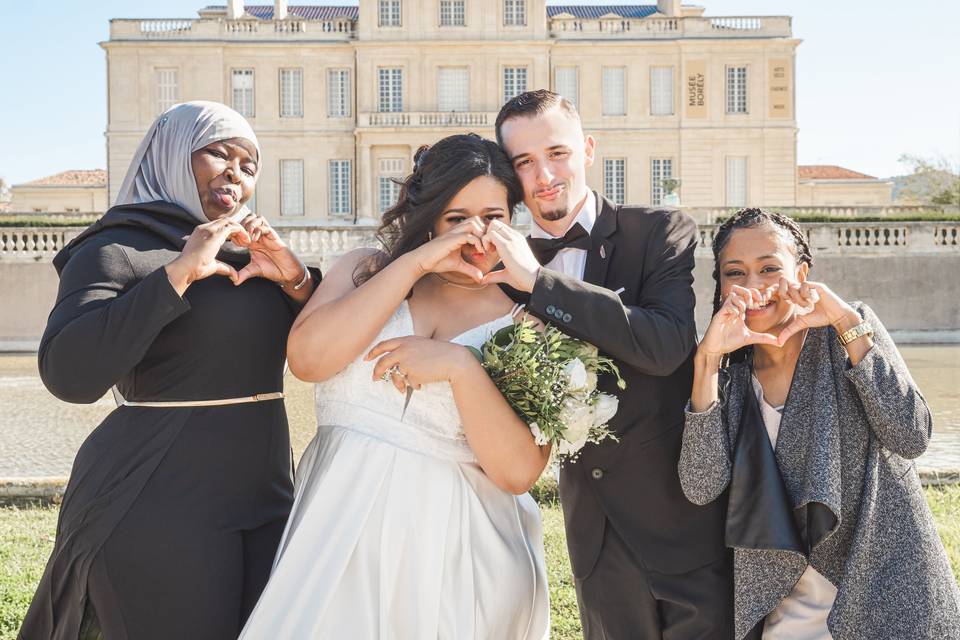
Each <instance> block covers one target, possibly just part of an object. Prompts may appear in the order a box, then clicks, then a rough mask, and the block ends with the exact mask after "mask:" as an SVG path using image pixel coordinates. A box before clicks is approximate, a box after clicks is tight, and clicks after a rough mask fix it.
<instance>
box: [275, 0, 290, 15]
mask: <svg viewBox="0 0 960 640" xmlns="http://www.w3.org/2000/svg"><path fill="white" fill-rule="evenodd" d="M286 18H287V0H273V19H274V20H286Z"/></svg>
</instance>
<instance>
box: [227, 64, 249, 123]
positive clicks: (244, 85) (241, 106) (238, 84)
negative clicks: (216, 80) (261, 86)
mask: <svg viewBox="0 0 960 640" xmlns="http://www.w3.org/2000/svg"><path fill="white" fill-rule="evenodd" d="M231 86H232V89H233V109H234V111H236V112H237V113H239V114H240V115H242V116H246V117H248V118H252V117H253V115H254V111H253V69H234V70H233V74H232V76H231Z"/></svg>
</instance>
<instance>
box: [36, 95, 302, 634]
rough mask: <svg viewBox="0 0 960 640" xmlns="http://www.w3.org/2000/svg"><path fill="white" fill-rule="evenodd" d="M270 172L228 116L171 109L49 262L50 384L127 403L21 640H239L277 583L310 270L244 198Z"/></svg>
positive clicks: (220, 109) (65, 528) (95, 454)
mask: <svg viewBox="0 0 960 640" xmlns="http://www.w3.org/2000/svg"><path fill="white" fill-rule="evenodd" d="M259 163H260V149H259V146H258V144H257V138H256V136H255V135H254V133H253V130H252V129H251V128H250V125H249V124H248V123H247V122H246V120H244V119H243V117H242V116H240V115H239V114H238V113H236V112H235V111H233V110H232V109H229V108H227V107H225V106H223V105H221V104H217V103H212V102H189V103H184V104H180V105H176V106H174V107H171V108H170V109H169V110H168V111H167V112H165V113H164V114H163V115H161V116H160V117H159V118H158V119H157V121H156V122H154V123H153V125H152V126H151V128H150V130H149V131H148V132H147V135H146V137H145V138H144V140H143V141H142V142H141V144H140V146H139V148H138V149H137V152H136V154H135V156H134V159H133V162H132V163H131V165H130V169H129V171H128V173H127V176H126V179H125V180H124V181H123V185H122V186H121V188H120V193H119V195H118V198H117V205H116V206H114V207H113V208H111V209H110V210H109V211H108V212H107V213H106V214H105V215H104V216H103V218H101V219H100V220H99V221H98V222H97V223H95V224H94V225H92V226H91V227H90V228H88V229H87V230H86V231H84V232H83V233H82V234H81V235H80V236H79V237H77V238H76V239H75V240H74V241H72V242H71V243H70V244H68V245H67V246H66V247H65V248H64V249H63V251H61V252H60V254H58V255H57V257H56V258H55V260H54V265H55V267H56V268H57V270H58V272H59V274H60V289H59V292H58V295H57V301H56V304H55V306H54V308H53V311H52V312H51V314H50V318H49V320H48V323H47V327H46V330H45V332H44V335H43V338H42V340H41V343H40V351H39V360H40V375H41V377H42V379H43V382H44V384H45V385H46V386H47V388H48V389H49V390H50V391H51V392H52V393H53V394H54V395H55V396H57V397H58V398H60V399H62V400H66V401H68V402H77V403H89V402H94V401H96V400H97V399H98V398H100V397H101V396H102V395H103V394H104V393H105V392H106V391H108V390H109V389H110V388H111V387H114V392H115V395H116V397H117V398H118V403H120V406H119V407H118V408H117V409H116V410H115V411H113V412H112V413H111V414H110V415H109V416H107V418H106V419H105V420H104V421H103V422H102V423H101V424H100V425H99V426H98V427H97V428H96V429H95V430H94V431H93V433H91V434H90V436H89V437H88V438H87V440H86V441H85V442H84V444H83V445H82V446H81V448H80V450H79V452H78V453H77V457H76V460H75V462H74V465H73V470H72V472H71V476H70V482H69V484H68V486H67V490H66V494H65V496H64V500H63V505H62V507H61V510H60V520H59V523H58V526H57V538H56V544H55V546H54V550H53V554H52V556H51V557H50V560H49V562H48V564H47V567H46V571H45V572H44V575H43V577H42V579H41V581H40V585H39V587H38V589H37V593H36V595H35V596H34V599H33V602H32V604H31V606H30V609H29V611H28V612H27V615H26V619H25V621H24V624H23V627H22V629H21V631H20V636H19V637H20V638H23V639H24V640H35V639H36V640H39V639H44V640H46V639H49V638H62V639H64V640H76V639H77V638H78V637H80V638H99V637H106V638H108V639H109V640H117V639H123V638H134V639H136V640H144V639H150V638H165V639H169V638H203V639H211V638H236V636H237V634H238V633H239V631H240V629H241V627H242V626H243V623H244V620H245V619H246V617H247V615H248V614H249V612H250V610H251V609H252V608H253V605H254V604H255V603H256V601H257V598H258V597H259V594H260V592H261V590H262V589H263V586H264V585H265V584H266V581H267V577H268V575H269V571H270V565H271V563H272V561H273V556H274V553H275V552H276V548H277V545H278V543H279V540H280V536H281V534H282V532H283V528H284V525H285V523H286V519H287V515H288V513H289V511H290V506H291V503H292V498H293V496H292V479H291V459H290V443H289V433H288V430H287V419H286V414H285V412H284V405H283V401H282V397H283V395H282V388H283V384H282V374H283V366H284V356H285V353H286V341H287V333H288V331H289V329H290V326H291V324H292V323H293V320H294V317H295V315H296V313H297V312H298V310H299V309H300V307H301V305H302V304H303V303H304V302H305V301H306V299H307V298H308V297H309V295H310V293H311V292H312V290H313V287H314V279H315V278H317V277H318V274H311V273H310V272H309V271H308V270H307V269H306V267H304V265H303V263H302V262H301V261H300V260H299V259H298V258H297V257H296V256H295V255H294V254H293V253H292V252H291V251H290V249H289V248H287V247H286V246H285V245H284V244H283V242H282V241H281V240H280V238H279V237H278V236H277V234H276V232H274V231H273V230H272V229H271V228H270V226H269V225H268V224H267V223H266V221H265V220H263V218H260V217H258V216H254V215H252V214H249V212H248V211H247V210H246V208H245V207H244V206H243V205H244V203H245V202H246V201H247V200H248V199H249V198H250V196H251V195H252V193H253V189H254V185H255V183H256V178H257V174H258V169H259ZM278 285H279V286H278Z"/></svg>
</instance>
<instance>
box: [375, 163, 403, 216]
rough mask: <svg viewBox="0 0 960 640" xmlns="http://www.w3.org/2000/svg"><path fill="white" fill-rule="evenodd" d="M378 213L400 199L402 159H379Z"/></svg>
mask: <svg viewBox="0 0 960 640" xmlns="http://www.w3.org/2000/svg"><path fill="white" fill-rule="evenodd" d="M378 174H379V189H378V191H379V198H378V204H379V205H380V213H381V214H382V213H383V212H384V211H386V210H387V209H389V208H390V207H392V206H393V205H395V204H396V203H397V198H399V197H400V181H401V180H402V179H403V158H381V159H380V165H379V171H378Z"/></svg>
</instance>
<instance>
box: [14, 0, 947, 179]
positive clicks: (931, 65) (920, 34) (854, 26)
mask: <svg viewBox="0 0 960 640" xmlns="http://www.w3.org/2000/svg"><path fill="white" fill-rule="evenodd" d="M484 1H485V2H491V1H493V0H484ZM588 1H589V0H588ZM652 1H653V0H651V2H652ZM215 3H216V2H209V3H208V2H205V0H164V1H163V2H161V1H160V0H150V1H147V0H140V1H131V0H94V1H92V2H91V1H78V0H41V1H38V2H33V1H28V2H23V1H19V0H0V177H3V178H5V179H6V180H7V182H9V183H11V184H17V183H19V182H25V181H28V180H32V179H35V178H39V177H42V176H45V175H50V174H53V173H57V172H59V171H63V170H66V169H88V168H103V167H105V166H106V152H105V146H104V138H103V131H104V129H105V127H106V68H105V56H104V52H103V50H102V49H101V48H100V47H99V46H98V45H97V43H98V42H100V41H101V40H105V39H107V37H108V24H109V20H110V18H139V17H152V18H168V17H169V18H182V17H193V16H196V11H197V9H199V8H200V7H202V6H204V5H205V4H215ZM269 3H270V0H260V1H259V2H257V3H256V4H269ZM301 3H302V4H307V2H302V1H299V2H295V1H292V2H291V4H301ZM324 3H325V2H323V1H322V0H318V1H317V2H316V4H324ZM326 3H329V4H350V3H349V2H343V1H342V0H341V1H339V2H338V1H337V0H333V1H332V2H331V1H329V0H328V1H327V2H326ZM574 3H575V0H559V1H557V2H551V4H574ZM614 3H615V0H614V2H590V4H614ZM251 4H254V3H253V2H251ZM638 4H643V3H638ZM696 4H702V5H703V6H705V7H706V15H714V16H717V15H728V16H735V15H790V16H793V30H794V35H795V36H796V37H798V38H801V39H802V40H803V43H802V44H801V45H800V48H799V50H798V53H797V120H798V124H799V128H800V133H799V152H798V153H799V161H800V163H801V164H839V165H842V166H845V167H848V168H850V169H855V170H858V171H862V172H864V173H868V174H871V175H875V176H879V177H888V176H891V175H896V174H898V173H900V172H901V170H902V166H901V165H900V164H899V163H898V161H897V158H898V157H899V156H900V154H902V153H911V154H917V155H925V156H936V155H943V156H947V157H949V158H953V159H954V161H957V160H958V159H960V37H958V35H957V34H958V27H960V2H957V1H956V0H949V1H946V2H945V1H943V0H910V1H909V2H906V1H904V0H899V1H897V2H893V1H891V0H872V1H867V0H842V1H841V2H838V1H836V0H834V1H833V2H827V1H826V0H792V1H787V0H697V2H696Z"/></svg>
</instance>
